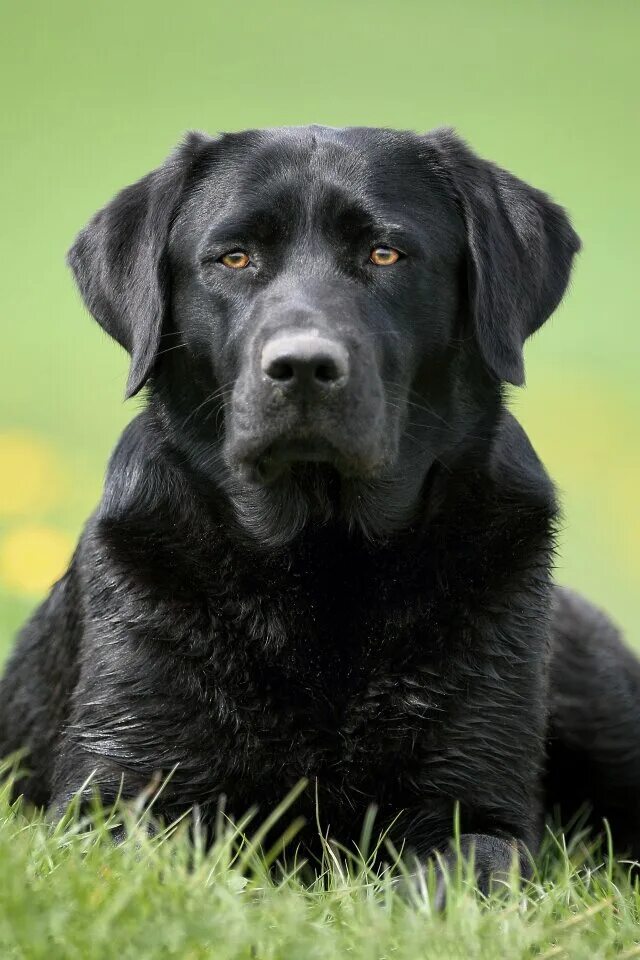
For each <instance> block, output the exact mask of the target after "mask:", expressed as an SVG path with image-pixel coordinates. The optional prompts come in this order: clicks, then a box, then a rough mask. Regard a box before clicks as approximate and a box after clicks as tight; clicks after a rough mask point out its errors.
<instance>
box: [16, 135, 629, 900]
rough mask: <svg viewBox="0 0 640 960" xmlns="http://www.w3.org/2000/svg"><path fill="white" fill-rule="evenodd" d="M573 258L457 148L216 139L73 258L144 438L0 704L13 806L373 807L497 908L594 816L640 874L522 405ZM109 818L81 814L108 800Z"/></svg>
mask: <svg viewBox="0 0 640 960" xmlns="http://www.w3.org/2000/svg"><path fill="white" fill-rule="evenodd" d="M578 248H579V240H578V237H577V236H576V234H575V233H574V231H573V229H572V228H571V225H570V223H569V220H568V219H567V216H566V215H565V213H564V212H563V210H562V209H561V208H560V207H558V206H556V205H555V204H554V203H553V202H552V201H551V200H550V199H549V198H548V197H547V196H546V195H545V194H544V193H541V192H540V191H538V190H536V189H534V188H532V187H530V186H528V185H527V184H525V183H523V182H521V181H520V180H518V179H517V178H516V177H514V176H512V175H511V174H510V173H507V172H506V171H505V170H502V169H501V168H499V167H497V166H494V165H493V164H491V163H488V162H486V161H484V160H482V159H479V158H478V157H477V156H476V155H475V154H474V153H473V152H472V151H471V150H470V149H469V148H468V147H467V146H466V145H465V144H464V143H463V142H462V141H461V140H460V139H459V138H458V137H457V136H456V135H455V134H453V133H452V132H451V131H447V130H438V131H435V132H432V133H430V134H427V135H425V136H419V135H416V134H413V133H407V132H398V131H392V130H378V129H367V128H352V129H343V130H338V129H331V128H324V127H308V128H300V129H282V130H267V131H250V132H245V133H237V134H229V135H225V136H221V137H218V138H215V139H211V138H209V137H206V136H203V135H199V134H192V135H190V136H188V137H187V139H186V140H185V142H184V143H183V144H182V146H181V147H179V148H178V150H177V151H176V152H175V153H174V154H173V155H172V156H171V157H170V158H169V159H168V160H167V161H166V163H165V164H164V165H163V166H161V167H160V168H159V169H157V170H155V171H153V172H152V173H150V174H149V175H148V176H146V177H144V178H143V179H142V180H140V181H139V182H138V183H136V184H134V185H133V186H130V187H128V188H126V189H125V190H123V191H122V192H121V193H120V194H119V195H118V196H117V197H116V198H115V199H114V200H113V201H112V202H111V203H109V204H108V205H107V206H106V207H105V208H104V209H103V210H101V211H100V212H99V213H98V214H97V215H96V216H95V217H94V219H93V220H92V221H91V223H90V224H89V225H88V226H87V227H86V228H85V229H84V230H83V231H82V233H81V234H80V236H79V237H78V239H77V240H76V242H75V244H74V246H73V247H72V249H71V252H70V255H69V262H70V264H71V268H72V270H73V272H74V274H75V277H76V280H77V282H78V286H79V288H80V291H81V293H82V296H83V298H84V300H85V302H86V304H87V306H88V308H89V310H90V311H91V313H92V314H93V315H94V317H95V318H96V319H97V321H98V322H99V323H100V324H101V326H102V327H103V328H104V329H105V330H106V331H107V332H108V333H109V334H110V335H111V336H112V337H114V338H115V339H116V340H117V341H118V342H119V343H120V344H121V345H122V346H123V347H125V348H126V349H127V350H128V351H129V353H130V354H131V367H130V372H129V379H128V383H127V396H129V397H130V396H133V395H134V394H136V393H137V392H138V391H139V390H141V388H142V387H143V386H145V385H146V387H147V403H146V406H145V408H144V410H143V412H142V413H140V414H139V415H138V416H137V417H136V418H135V419H134V420H133V422H132V423H131V424H130V426H129V427H128V428H127V429H126V430H125V432H124V434H123V436H122V439H121V440H120V442H119V444H118V446H117V448H116V450H115V453H114V454H113V457H112V459H111V463H110V466H109V469H108V474H107V479H106V484H105V491H104V496H103V498H102V500H101V502H100V505H99V507H98V509H97V511H96V513H95V514H94V515H93V516H92V517H91V519H90V520H89V522H88V524H87V526H86V528H85V531H84V533H83V535H82V537H81V540H80V543H79V546H78V549H77V551H76V554H75V556H74V558H73V560H72V562H71V565H70V567H69V570H68V572H67V573H66V574H65V576H64V577H63V578H62V580H60V581H59V582H58V583H57V584H56V585H55V586H54V588H53V590H52V591H51V594H50V595H49V597H48V598H47V599H46V600H45V602H44V604H43V605H42V606H41V607H40V609H39V610H38V611H37V612H36V614H35V615H34V617H33V619H32V620H31V621H30V622H29V623H28V624H27V626H26V627H25V628H24V630H23V632H22V634H21V637H20V639H19V641H18V645H17V647H16V649H15V651H14V653H13V656H12V657H11V659H10V661H9V664H8V667H7V670H6V673H5V676H4V680H3V681H2V686H1V689H0V693H1V703H0V752H1V753H3V754H4V753H8V752H10V751H13V750H15V749H17V748H21V747H26V748H28V750H29V752H30V757H29V761H28V762H29V765H30V772H28V773H27V774H26V775H25V777H24V778H23V779H22V781H21V782H20V783H19V790H20V791H21V792H22V793H23V794H24V795H25V797H26V798H27V799H28V800H30V801H32V802H34V803H36V804H45V805H50V806H52V807H53V808H54V809H58V808H60V806H61V805H64V804H65V803H66V802H67V801H68V799H69V798H70V797H71V796H72V795H74V793H75V792H76V791H79V790H80V789H81V788H82V787H83V785H85V786H86V784H87V783H88V782H89V781H91V783H92V784H93V785H97V787H98V788H99V790H100V792H101V795H102V797H103V798H104V800H105V801H106V802H110V801H113V800H114V798H116V796H117V795H118V794H119V793H120V791H121V790H122V791H123V793H124V795H125V796H132V795H135V794H137V793H138V792H140V791H142V790H143V789H144V788H145V787H146V786H147V785H148V783H149V782H150V781H151V780H152V778H153V777H154V775H156V776H157V774H158V773H162V774H168V773H169V772H171V771H172V772H173V773H172V776H171V778H170V780H169V782H168V784H167V786H166V787H165V789H164V791H163V792H162V794H161V796H160V797H159V799H158V801H157V805H156V812H157V813H159V814H161V815H162V816H163V817H165V818H173V817H175V816H177V815H179V814H180V813H182V812H183V811H185V810H188V809H189V808H190V807H192V806H195V805H197V806H198V807H199V810H200V816H201V817H202V819H203V821H204V822H205V823H207V822H212V821H213V820H214V816H215V812H216V810H217V808H218V804H219V801H220V797H221V795H225V796H226V798H227V810H228V811H230V812H232V813H234V814H236V815H241V814H243V813H244V812H245V811H246V810H247V809H248V808H249V807H251V806H253V805H255V804H258V805H259V809H260V811H261V812H262V813H264V814H266V813H268V812H269V811H270V810H272V808H273V807H274V806H275V805H276V803H277V802H278V801H280V800H281V799H282V797H283V796H284V795H285V794H286V793H287V791H288V790H290V789H291V788H292V787H293V786H294V785H295V784H296V783H297V782H298V781H300V779H301V778H307V779H308V787H307V789H306V791H305V792H303V793H302V794H301V795H300V797H299V798H298V801H297V802H298V805H299V807H300V810H301V812H303V813H304V814H306V819H307V822H308V824H309V828H308V843H309V845H310V847H311V848H312V847H313V837H314V835H315V834H316V831H317V828H316V826H315V804H316V793H317V797H318V808H319V817H320V821H321V824H322V825H323V829H324V828H326V829H328V830H330V833H331V835H332V836H334V837H335V838H337V839H339V840H341V841H343V842H350V841H354V840H357V839H358V836H359V833H360V829H361V826H362V823H363V819H364V815H365V811H366V810H367V808H368V807H369V806H370V805H375V806H376V807H377V809H378V815H377V816H378V823H379V825H380V828H381V829H382V828H386V827H389V826H390V825H391V837H392V838H393V839H394V840H395V842H396V843H397V844H399V843H405V844H406V846H405V849H407V850H411V851H413V853H414V854H415V855H416V856H417V857H419V858H421V859H422V858H426V857H428V856H429V855H430V854H431V853H433V852H434V851H437V850H442V849H447V844H448V838H449V837H450V835H451V831H452V824H453V818H454V810H455V808H456V806H457V807H458V809H459V816H460V821H461V824H462V831H463V836H462V849H463V850H464V851H467V850H469V849H471V848H474V849H475V862H476V869H477V872H478V876H479V879H480V882H481V884H483V885H484V886H485V887H486V886H487V885H488V884H489V882H490V878H491V877H492V876H494V875H495V874H496V873H500V872H502V871H504V870H505V869H506V868H507V866H508V864H509V862H510V860H511V859H512V857H513V855H514V853H519V854H520V855H521V857H522V861H523V869H526V862H525V861H526V856H525V855H524V851H526V850H535V848H536V846H537V844H538V843H539V839H540V836H541V830H542V824H543V817H544V812H545V810H546V809H549V808H550V807H551V806H552V805H554V804H560V806H561V810H562V812H563V814H564V815H567V816H568V815H569V814H571V812H572V811H573V810H575V809H576V808H577V807H579V806H580V805H581V804H582V803H583V802H584V801H588V802H589V803H590V804H591V808H592V811H593V818H594V822H595V823H596V824H601V823H602V817H608V818H609V821H610V823H611V826H612V830H613V836H614V840H615V842H616V844H617V849H618V850H619V851H621V852H622V851H624V852H626V853H629V854H631V855H632V856H634V857H638V856H640V664H639V663H638V661H637V660H636V659H635V658H634V657H633V655H632V654H631V653H630V652H629V651H628V649H627V648H626V647H625V646H623V644H622V642H621V641H620V639H619V637H618V635H617V632H616V630H615V629H614V628H613V627H612V626H611V625H610V623H609V621H608V620H607V619H606V618H605V617H604V616H603V615H601V614H600V613H598V612H597V611H596V610H594V609H593V608H592V607H591V606H589V605H588V604H587V603H586V602H585V601H583V600H581V599H579V598H578V597H576V596H574V595H572V594H570V593H568V592H564V591H560V590H558V589H557V588H555V587H554V586H553V583H552V572H551V568H552V561H553V548H554V535H555V531H556V523H557V516H558V510H557V505H556V499H555V496H554V489H553V486H552V483H551V482H550V480H549V478H548V477H547V475H546V473H545V471H544V469H543V467H542V465H541V464H540V461H539V460H538V458H537V457H536V454H535V453H534V451H533V449H532V447H531V445H530V443H529V441H528V439H527V437H526V435H525V434H524V432H523V430H522V429H521V427H520V426H519V425H518V423H517V422H516V420H515V419H514V418H513V416H512V415H511V414H510V413H508V412H507V410H506V409H505V403H504V384H505V383H511V384H522V383H523V381H524V372H523V359H522V349H523V344H524V341H525V340H526V338H527V337H528V336H529V335H530V334H531V333H533V332H534V331H535V330H537V329H538V327H539V326H540V325H541V324H542V323H543V322H544V321H545V320H546V319H547V318H548V317H549V315H550V314H551V313H552V311H553V310H554V309H555V307H556V306H557V304H558V302H559V301H560V299H561V297H562V295H563V293H564V290H565V288H566V286H567V282H568V279H569V273H570V269H571V264H572V260H573V257H574V255H575V253H576V252H577V250H578ZM89 789H91V788H89Z"/></svg>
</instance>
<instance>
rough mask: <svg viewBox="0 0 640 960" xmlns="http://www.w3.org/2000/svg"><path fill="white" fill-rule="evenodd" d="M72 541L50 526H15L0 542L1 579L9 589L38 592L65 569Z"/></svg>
mask: <svg viewBox="0 0 640 960" xmlns="http://www.w3.org/2000/svg"><path fill="white" fill-rule="evenodd" d="M72 550H73V541H72V539H71V537H69V536H68V535H67V534H66V533H63V532H62V531H61V530H56V529H54V528H53V527H45V526H40V525H36V524H30V525H27V526H21V527H16V528H15V529H14V530H11V531H9V533H7V534H6V536H5V537H4V539H3V540H2V541H1V542H0V580H1V581H2V584H3V585H4V586H5V587H6V588H7V589H8V590H10V591H13V592H15V593H23V594H27V595H30V596H37V595H39V594H42V593H44V591H45V590H47V589H48V588H49V587H50V586H51V584H52V583H54V581H55V580H57V579H58V578H59V577H61V576H62V574H63V573H64V571H65V569H66V567H67V564H68V562H69V559H70V557H71V553H72Z"/></svg>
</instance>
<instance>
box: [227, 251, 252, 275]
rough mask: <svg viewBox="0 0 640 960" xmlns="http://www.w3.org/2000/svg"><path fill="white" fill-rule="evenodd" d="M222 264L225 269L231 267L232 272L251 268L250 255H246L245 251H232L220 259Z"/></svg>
mask: <svg viewBox="0 0 640 960" xmlns="http://www.w3.org/2000/svg"><path fill="white" fill-rule="evenodd" d="M220 263H222V264H224V266H225V267H230V269H231V270H244V268H245V267H248V266H249V264H250V263H251V260H250V258H249V254H248V253H245V252H244V250H231V251H230V252H229V253H225V255H224V256H223V257H220Z"/></svg>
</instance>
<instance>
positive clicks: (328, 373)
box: [313, 360, 340, 383]
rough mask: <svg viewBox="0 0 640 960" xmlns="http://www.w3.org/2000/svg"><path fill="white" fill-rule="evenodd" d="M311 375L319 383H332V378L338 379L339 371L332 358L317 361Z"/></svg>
mask: <svg viewBox="0 0 640 960" xmlns="http://www.w3.org/2000/svg"><path fill="white" fill-rule="evenodd" d="M313 375H314V377H315V378H316V380H320V382H321V383H332V382H333V381H334V380H339V379H340V371H339V370H338V367H337V365H336V364H335V363H334V362H333V360H324V361H323V362H322V363H319V364H318V365H317V366H316V368H315V370H314V371H313Z"/></svg>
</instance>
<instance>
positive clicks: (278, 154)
mask: <svg viewBox="0 0 640 960" xmlns="http://www.w3.org/2000/svg"><path fill="white" fill-rule="evenodd" d="M578 248H579V241H578V238H577V236H576V234H575V233H574V231H573V230H572V228H571V226H570V224H569V221H568V219H567V217H566V215H565V213H564V212H563V211H562V210H561V209H560V208H559V207H558V206H556V205H555V204H554V203H553V202H552V201H551V200H550V199H549V198H548V197H547V196H545V195H544V194H543V193H541V192H540V191H538V190H535V189H534V188H532V187H530V186H528V185H526V184H525V183H523V182H521V181H520V180H518V179H517V178H515V177H514V176H512V175H511V174H509V173H507V172H506V171H504V170H502V169H500V168H499V167H496V166H494V165H493V164H491V163H488V162H486V161H484V160H481V159H480V158H478V157H477V156H476V155H475V154H474V153H472V151H471V150H470V149H469V148H468V147H467V146H466V145H465V144H464V143H463V142H462V141H461V140H460V139H459V138H458V137H456V136H455V135H454V134H453V133H452V132H451V131H447V130H443V131H434V132H432V133H430V134H427V135H426V136H418V135H415V134H412V133H405V132H397V131H390V130H377V129H368V128H349V129H344V130H336V129H331V128H323V127H308V128H294V129H283V130H267V131H251V132H247V133H240V134H230V135H225V136H222V137H219V138H216V139H211V138H208V137H205V136H202V135H199V134H192V135H190V136H189V137H188V138H187V140H186V141H185V142H184V144H183V145H182V146H181V147H179V148H178V150H177V151H176V152H175V153H174V154H173V155H172V156H171V157H170V158H169V159H168V160H167V161H166V163H165V164H164V165H163V166H162V167H160V168H159V169H158V170H156V171H154V172H152V173H151V174H149V175H148V176H147V177H145V178H144V179H142V180H141V181H139V182H138V183H136V184H134V185H132V186H130V187H128V188H126V189H125V190H124V191H122V193H120V194H119V195H118V196H117V197H116V198H115V199H114V200H113V201H112V202H111V203H110V204H109V205H107V206H106V207H105V208H104V209H103V210H101V211H100V212H99V213H98V214H97V215H96V217H95V218H94V219H93V220H92V221H91V223H90V224H89V225H88V226H87V227H86V228H85V230H84V231H82V233H81V234H80V235H79V237H78V239H77V240H76V242H75V244H74V246H73V247H72V249H71V251H70V254H69V262H70V264H71V267H72V269H73V271H74V273H75V276H76V279H77V282H78V285H79V288H80V290H81V293H82V295H83V297H84V299H85V302H86V303H87V306H88V307H89V309H90V311H91V312H92V313H93V315H94V316H95V318H96V319H97V320H98V322H99V323H100V324H101V325H102V326H103V327H104V329H105V330H106V331H107V332H108V333H109V334H111V335H112V336H113V337H114V338H115V339H116V340H117V341H118V342H119V343H120V344H122V346H124V347H125V348H126V349H127V350H128V351H129V353H130V354H131V367H130V372H129V379H128V384H127V395H128V396H131V395H133V394H135V393H137V392H138V391H139V390H140V389H141V388H142V387H143V386H144V385H145V384H146V383H147V382H149V385H150V391H151V394H152V396H153V398H154V403H156V404H158V405H159V406H161V407H162V411H163V420H164V423H165V424H166V425H167V430H168V439H169V440H170V442H172V443H174V444H175V445H177V446H179V447H180V448H181V449H182V450H184V451H186V453H187V454H188V456H189V458H190V461H191V463H192V465H193V467H194V468H195V469H196V470H198V471H199V473H200V474H201V475H203V476H205V477H208V478H209V480H210V482H212V483H214V484H216V485H217V486H218V487H221V488H222V489H223V490H224V491H225V492H226V494H227V495H228V496H229V497H230V498H231V500H232V502H233V504H234V507H235V510H236V514H237V517H238V519H239V521H240V523H241V524H242V525H243V526H244V527H245V528H247V529H248V530H249V531H250V532H251V533H252V534H253V535H254V536H255V537H256V538H258V539H259V540H261V541H262V542H265V543H278V542H280V543H282V542H286V541H288V540H290V539H291V538H292V537H294V536H295V535H296V533H298V532H299V531H300V530H301V529H302V528H303V527H304V526H305V525H306V524H307V523H309V522H321V521H324V520H327V519H329V518H330V517H333V518H341V519H342V520H344V521H345V522H346V523H348V524H350V525H356V526H359V527H360V528H361V529H362V530H364V531H365V532H366V533H367V534H368V535H369V536H384V535H385V534H388V533H389V532H391V531H393V530H397V529H399V528H401V527H402V526H404V525H406V524H407V523H409V522H410V520H411V517H412V515H413V513H414V511H415V509H416V505H417V503H418V501H419V497H420V491H421V489H422V487H423V485H424V482H425V478H426V476H427V474H428V472H429V470H430V468H431V467H432V466H433V464H434V463H436V462H438V461H442V460H446V458H447V456H448V455H449V454H450V453H451V451H453V450H454V449H455V448H456V447H457V446H459V445H460V444H461V443H463V442H464V441H465V439H466V438H468V437H469V436H472V435H474V434H475V435H477V432H478V430H479V429H480V427H481V425H482V424H483V423H484V422H485V420H486V418H487V416H489V419H490V418H491V415H492V412H493V415H494V416H495V410H496V403H498V404H499V395H500V386H501V384H502V383H503V382H505V381H506V382H510V383H513V384H521V383H523V381H524V370H523V359H522V349H523V344H524V342H525V340H526V338H527V337H528V336H529V335H530V334H531V333H533V332H534V331H535V330H537V329H538V327H539V326H540V325H541V324H542V323H543V322H544V321H545V320H546V319H547V317H548V316H549V315H550V314H551V313H552V311H553V310H554V309H555V307H556V305H557V304H558V302H559V301H560V299H561V297H562V295H563V293H564V290H565V288H566V285H567V283H568V279H569V273H570V268H571V262H572V259H573V256H574V254H575V253H576V251H577V250H578Z"/></svg>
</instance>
